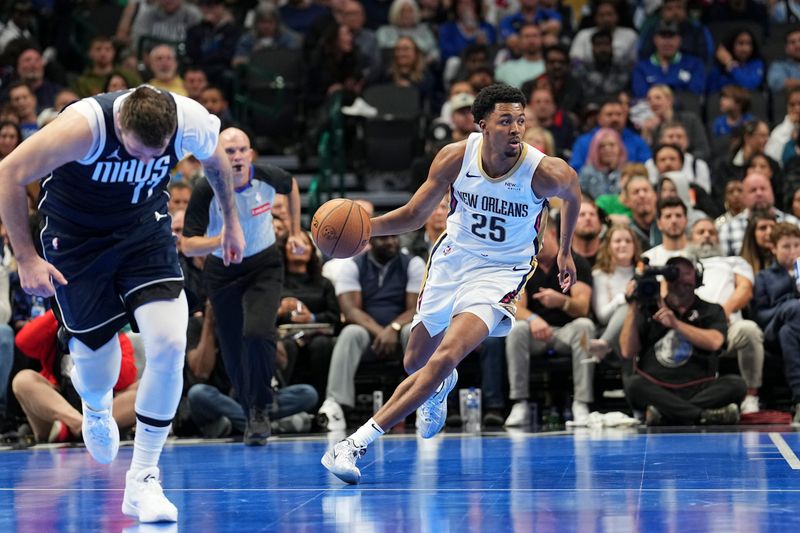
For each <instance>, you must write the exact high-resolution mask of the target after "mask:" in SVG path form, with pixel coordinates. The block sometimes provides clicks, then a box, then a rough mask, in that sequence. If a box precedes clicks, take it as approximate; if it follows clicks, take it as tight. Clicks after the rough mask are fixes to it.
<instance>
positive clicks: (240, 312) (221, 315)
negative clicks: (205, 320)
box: [181, 128, 305, 446]
mask: <svg viewBox="0 0 800 533" xmlns="http://www.w3.org/2000/svg"><path fill="white" fill-rule="evenodd" d="M219 139H220V140H219V142H220V145H221V146H222V148H223V150H224V151H225V154H226V155H227V156H228V160H229V162H230V165H231V168H232V169H233V179H234V187H235V192H236V194H235V198H236V208H237V210H238V212H239V217H240V220H241V224H242V229H243V230H244V233H245V239H246V243H247V244H246V247H245V250H244V254H243V257H244V259H242V263H241V264H240V265H237V266H236V267H235V268H223V263H222V255H221V249H220V230H221V228H222V219H221V217H220V215H219V208H218V205H217V199H216V197H215V194H214V191H213V189H212V188H211V186H210V185H209V184H208V182H207V181H206V180H205V179H203V180H201V181H199V182H198V183H197V185H196V186H195V189H194V191H193V192H192V197H191V200H190V201H189V206H188V208H187V209H186V216H185V220H184V226H183V239H182V242H181V248H182V250H183V253H184V254H185V255H187V256H204V255H208V257H207V259H206V262H205V268H204V270H205V276H206V283H207V287H208V297H209V299H210V300H211V305H212V306H213V308H214V314H215V315H216V319H217V336H218V338H219V345H220V350H221V352H222V358H223V361H224V363H225V369H226V370H227V372H228V375H229V377H230V380H231V384H232V385H233V387H234V389H235V390H236V393H237V395H238V398H237V399H238V401H239V403H240V404H241V405H242V408H243V409H244V412H245V414H246V425H245V427H244V428H242V429H243V431H244V443H245V444H246V445H248V446H263V445H264V444H266V442H267V437H269V434H270V424H269V422H270V421H269V416H270V412H269V409H270V408H271V406H272V405H273V401H272V387H271V386H270V382H271V380H272V374H273V371H274V368H275V349H276V341H277V339H276V334H275V317H276V314H277V311H278V306H279V304H280V293H281V287H282V285H283V254H282V252H281V250H280V249H279V247H278V246H276V244H275V232H274V230H273V227H272V205H273V203H274V200H275V195H276V194H286V195H288V197H289V202H288V206H287V211H288V215H287V217H286V220H284V222H285V223H286V224H287V225H288V226H289V237H288V242H289V245H290V246H293V247H294V248H295V249H296V250H298V251H302V250H303V249H304V248H305V244H304V242H305V241H304V240H303V236H302V234H301V233H302V230H301V228H300V192H299V190H298V188H297V182H296V181H295V179H294V178H293V177H292V176H291V175H290V174H289V173H288V172H286V171H285V170H283V169H281V168H278V167H276V166H273V165H266V164H265V165H261V164H259V165H254V164H253V151H252V149H251V148H250V139H249V138H248V137H247V135H246V134H245V133H244V132H243V131H241V130H239V129H236V128H228V129H226V130H224V131H223V132H222V133H221V134H220V138H219Z"/></svg>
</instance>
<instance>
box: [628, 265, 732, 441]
mask: <svg viewBox="0 0 800 533" xmlns="http://www.w3.org/2000/svg"><path fill="white" fill-rule="evenodd" d="M656 275H663V276H664V279H665V280H666V282H667V296H666V298H664V299H663V300H662V299H661V297H660V296H659V294H658V292H659V291H658V290H657V289H656V288H655V287H657V286H658V281H657V280H656ZM636 279H637V281H636V283H637V287H636V289H635V290H634V293H633V297H632V298H631V300H632V301H631V305H630V306H629V307H628V313H627V315H626V316H625V324H624V325H623V327H622V332H621V333H620V348H621V352H622V356H623V357H624V358H625V359H632V362H633V372H632V373H630V374H629V375H628V376H627V378H626V379H625V380H624V382H625V383H624V384H625V392H626V394H627V397H628V401H629V402H630V403H631V405H632V406H633V408H634V409H637V410H641V411H645V412H646V422H647V424H648V425H657V424H660V423H670V424H676V425H687V424H695V423H699V424H735V423H736V422H738V421H739V408H738V404H739V402H741V400H742V398H744V395H745V392H746V385H745V382H744V380H742V378H741V377H739V376H733V375H726V376H722V377H719V376H718V375H717V361H718V357H719V354H720V353H721V350H722V347H723V345H724V343H725V335H726V333H727V329H728V325H727V320H726V318H725V313H724V312H723V310H722V307H720V306H719V305H717V304H712V303H708V302H705V301H703V300H701V299H700V298H698V297H697V296H695V293H694V291H695V288H696V287H698V286H699V285H700V284H701V283H702V274H699V273H698V272H697V271H696V270H695V265H694V262H693V261H692V260H690V259H688V258H686V257H682V256H679V257H673V258H672V259H670V260H669V261H667V266H666V267H664V268H658V269H653V268H648V269H645V271H644V272H643V273H642V274H641V275H639V276H637V278H636Z"/></svg>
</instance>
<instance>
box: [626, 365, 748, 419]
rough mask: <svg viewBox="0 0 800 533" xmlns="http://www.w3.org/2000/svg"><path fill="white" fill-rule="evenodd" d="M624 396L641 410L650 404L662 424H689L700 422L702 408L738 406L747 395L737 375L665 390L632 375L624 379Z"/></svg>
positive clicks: (742, 381) (743, 383)
mask: <svg viewBox="0 0 800 533" xmlns="http://www.w3.org/2000/svg"><path fill="white" fill-rule="evenodd" d="M623 382H624V385H625V394H626V396H627V397H628V401H629V402H630V404H631V405H632V406H633V408H634V409H638V410H641V411H644V410H646V409H647V406H648V405H652V406H653V407H655V408H656V409H658V411H659V412H660V413H661V415H662V416H663V417H664V421H665V422H671V423H673V424H681V425H684V424H686V425H689V424H694V423H696V422H697V421H698V420H699V419H700V413H701V411H702V410H703V409H716V408H718V407H724V406H726V405H728V404H729V403H739V402H740V401H742V398H744V395H745V394H746V393H747V385H745V382H744V380H743V379H742V378H741V377H739V376H733V375H726V376H722V377H720V378H718V379H716V380H714V381H708V382H706V383H701V384H700V385H695V386H692V387H684V388H680V389H668V388H666V387H662V386H660V385H656V384H655V383H653V382H652V381H650V380H648V379H646V378H644V377H642V376H640V375H639V374H632V375H630V376H628V377H627V378H625V379H624V380H623Z"/></svg>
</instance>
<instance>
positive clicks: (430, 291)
mask: <svg viewBox="0 0 800 533" xmlns="http://www.w3.org/2000/svg"><path fill="white" fill-rule="evenodd" d="M536 265H537V262H536V259H535V258H532V259H531V261H530V263H522V264H504V263H497V262H494V261H489V260H487V259H485V258H482V257H480V256H478V255H475V254H474V253H470V252H467V251H465V250H463V249H459V247H458V245H457V244H456V243H454V242H452V241H451V240H450V238H449V237H448V236H447V235H445V236H444V237H443V238H442V239H440V240H439V241H437V243H436V244H435V245H434V247H433V249H432V250H431V256H430V259H429V260H428V264H427V265H426V268H425V276H424V277H423V278H422V287H421V288H420V291H419V298H418V299H417V312H416V314H415V315H414V321H413V323H412V327H414V326H416V325H417V324H419V323H422V324H424V325H425V328H426V329H427V330H428V333H429V334H430V335H431V336H432V337H433V336H435V335H438V334H439V333H440V332H442V331H443V330H444V329H445V328H447V326H448V325H449V324H450V320H451V319H452V318H453V317H454V316H456V315H459V314H461V313H464V312H470V313H472V314H474V315H476V316H478V317H479V318H480V319H481V320H483V322H484V323H485V324H486V327H487V328H488V330H489V336H490V337H505V336H506V335H508V332H509V331H511V326H512V325H513V324H514V315H515V311H516V302H517V300H518V299H519V293H520V292H522V290H523V289H524V288H525V284H526V283H527V282H528V279H529V278H530V277H531V276H532V275H533V271H534V270H535V268H536Z"/></svg>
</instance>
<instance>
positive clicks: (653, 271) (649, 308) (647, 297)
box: [629, 264, 680, 318]
mask: <svg viewBox="0 0 800 533" xmlns="http://www.w3.org/2000/svg"><path fill="white" fill-rule="evenodd" d="M658 276H663V277H664V279H665V280H666V281H667V282H671V281H675V280H676V279H678V277H679V276H680V271H679V270H678V267H676V266H675V265H666V266H660V267H651V266H647V265H646V264H645V267H644V270H642V271H641V272H637V273H636V274H635V275H634V276H633V281H634V282H635V283H636V287H635V288H634V289H633V294H631V296H630V298H629V300H630V301H631V302H639V307H640V308H641V309H643V310H644V311H646V313H647V317H648V318H649V317H651V316H652V315H653V314H655V312H656V311H657V310H658V297H659V296H660V294H661V282H660V281H659V279H658Z"/></svg>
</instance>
